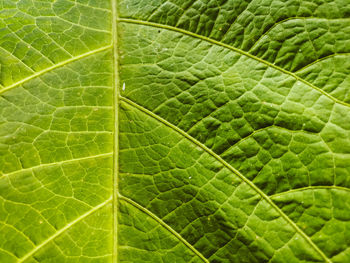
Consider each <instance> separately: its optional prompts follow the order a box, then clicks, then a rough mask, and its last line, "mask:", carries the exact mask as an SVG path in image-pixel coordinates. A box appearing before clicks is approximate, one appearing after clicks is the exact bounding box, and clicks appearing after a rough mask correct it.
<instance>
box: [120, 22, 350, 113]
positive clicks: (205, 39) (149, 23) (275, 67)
mask: <svg viewBox="0 0 350 263" xmlns="http://www.w3.org/2000/svg"><path fill="white" fill-rule="evenodd" d="M118 21H119V22H125V23H132V24H139V25H145V26H152V27H157V28H162V29H167V30H171V31H175V32H178V33H182V34H185V35H188V36H191V37H195V38H199V39H202V40H204V41H207V42H210V43H212V44H215V45H218V46H222V47H224V48H227V49H230V50H232V51H235V52H237V53H240V54H242V55H244V56H246V57H249V58H251V59H254V60H256V61H259V62H260V63H263V64H265V65H267V66H269V67H271V68H274V69H276V70H278V71H281V72H282V73H285V74H288V75H290V76H292V77H293V78H295V79H296V80H298V81H300V82H302V83H304V84H305V85H307V86H309V87H311V88H312V89H314V90H317V91H318V92H320V93H322V94H323V95H324V96H326V97H328V98H330V99H331V100H333V101H334V102H336V103H338V104H342V105H344V106H347V107H350V104H349V103H346V102H344V101H341V100H338V99H337V98H335V97H333V96H332V95H330V94H328V93H327V92H325V91H324V90H322V89H320V88H318V87H316V86H315V85H313V84H311V83H310V82H308V81H306V80H304V79H303V78H301V77H299V76H298V75H296V74H294V73H293V72H290V71H288V70H285V69H283V68H281V67H279V66H277V65H275V64H273V63H270V62H268V61H266V60H263V59H261V58H259V57H256V56H254V55H252V54H250V53H248V52H246V51H243V50H241V49H238V48H235V47H233V46H230V45H228V44H225V43H222V42H220V41H217V40H214V39H212V38H209V37H205V36H202V35H199V34H196V33H193V32H190V31H187V30H184V29H181V28H176V27H173V26H168V25H163V24H158V23H153V22H148V21H142V20H135V19H129V18H120V19H119V20H118Z"/></svg>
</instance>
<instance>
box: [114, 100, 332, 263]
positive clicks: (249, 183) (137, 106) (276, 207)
mask: <svg viewBox="0 0 350 263" xmlns="http://www.w3.org/2000/svg"><path fill="white" fill-rule="evenodd" d="M119 98H120V100H121V101H124V102H125V103H127V104H129V105H130V106H132V107H134V108H136V109H138V110H140V111H142V112H144V113H145V114H147V115H148V116H150V117H152V118H154V119H156V120H158V121H159V122H161V123H163V124H164V125H166V126H168V127H169V128H171V129H172V130H174V131H176V132H177V133H179V134H180V135H182V136H183V137H185V138H187V139H188V140H190V141H191V142H192V143H194V144H196V145H197V146H199V147H200V148H202V149H203V150H204V151H205V152H207V153H208V154H210V155H211V156H213V157H214V158H215V159H216V160H218V161H219V162H220V163H222V165H224V166H225V167H226V168H227V169H229V170H230V171H231V172H233V173H234V174H236V175H237V176H238V177H239V178H240V179H241V180H242V181H244V182H245V183H246V184H248V185H249V186H250V187H251V188H252V189H253V190H254V191H256V192H257V193H258V194H259V195H260V196H261V197H262V198H263V199H264V200H265V201H266V202H267V203H269V204H270V205H271V206H272V207H273V208H274V209H275V210H276V212H277V213H279V214H280V216H281V217H282V218H283V219H284V220H286V221H287V223H288V224H289V225H290V226H292V227H293V228H294V229H295V231H296V232H297V233H298V234H300V235H301V236H302V237H303V238H304V239H305V241H306V242H307V243H309V245H310V246H311V247H312V248H313V249H314V250H315V251H316V252H317V253H318V254H319V255H320V256H321V257H322V258H323V259H324V261H325V262H329V263H330V262H331V261H330V259H329V258H328V257H327V256H326V255H325V254H324V253H323V251H322V250H320V249H319V247H318V246H316V244H315V243H314V242H313V241H312V240H311V238H310V237H309V236H307V235H306V234H305V233H304V231H302V230H301V229H300V228H299V227H298V226H297V225H296V223H294V222H293V221H292V220H291V219H290V218H289V217H288V216H287V215H286V214H285V213H284V212H283V211H282V210H281V209H280V208H279V207H278V206H277V205H276V204H275V203H274V202H273V201H272V200H271V199H270V197H269V196H268V195H266V194H265V193H264V192H263V191H262V190H261V189H260V188H258V187H257V186H256V185H255V184H254V183H253V182H252V181H250V180H249V179H247V178H246V177H245V176H244V175H243V174H241V173H240V172H239V171H238V170H236V169H235V168H234V167H232V166H231V165H230V164H229V163H227V162H226V161H225V160H224V159H222V158H221V157H220V156H219V155H217V154H216V153H215V152H213V151H212V150H211V149H209V148H208V147H207V146H205V145H204V144H202V143H201V142H199V141H198V140H197V139H195V138H193V137H192V136H191V135H189V134H187V133H186V132H185V131H183V130H181V129H180V128H178V127H177V126H175V125H173V124H172V123H170V122H168V121H167V120H165V119H163V118H162V117H160V116H158V115H156V114H155V113H153V112H151V111H149V110H148V109H146V108H144V107H143V106H141V105H139V104H137V103H135V102H134V101H131V100H129V99H128V98H126V97H123V96H120V97H119Z"/></svg>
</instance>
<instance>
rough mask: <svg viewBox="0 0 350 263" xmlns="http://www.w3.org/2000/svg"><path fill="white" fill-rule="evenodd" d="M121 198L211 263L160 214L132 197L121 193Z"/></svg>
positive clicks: (207, 262) (204, 260) (203, 259)
mask: <svg viewBox="0 0 350 263" xmlns="http://www.w3.org/2000/svg"><path fill="white" fill-rule="evenodd" d="M119 199H120V200H123V201H125V202H127V203H129V204H130V205H132V206H134V207H136V208H137V209H139V210H140V211H141V212H143V213H145V214H147V215H148V216H150V217H151V218H153V219H154V220H155V221H157V222H158V223H159V224H160V225H161V226H162V227H164V228H165V229H166V230H168V231H169V232H170V233H172V234H173V235H174V236H175V237H176V238H177V239H179V240H180V241H181V242H182V243H183V244H184V245H185V246H187V247H188V248H189V249H191V250H192V252H193V253H195V254H196V255H197V256H198V257H199V258H200V259H201V260H202V261H203V262H206V263H209V261H208V260H207V259H206V258H205V257H204V256H203V255H202V253H200V252H199V251H198V250H197V249H195V248H194V247H193V246H192V245H191V244H190V243H188V241H187V240H186V239H184V238H183V237H182V236H181V235H180V234H179V233H178V232H176V231H175V230H174V229H173V228H172V227H170V226H169V225H167V224H166V223H165V222H164V221H163V220H162V219H160V218H159V217H158V216H156V215H155V214H153V213H152V212H151V211H149V210H148V209H146V208H144V207H143V206H141V205H139V204H138V203H136V202H135V201H133V200H131V199H129V198H127V197H125V196H122V195H120V196H119Z"/></svg>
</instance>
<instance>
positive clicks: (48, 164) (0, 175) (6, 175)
mask: <svg viewBox="0 0 350 263" xmlns="http://www.w3.org/2000/svg"><path fill="white" fill-rule="evenodd" d="M112 154H113V153H102V154H97V155H91V156H86V157H81V158H75V159H69V160H64V161H60V162H54V163H43V164H39V165H36V166H32V167H29V168H24V169H21V170H17V171H13V172H10V173H6V174H0V180H1V179H3V178H7V177H9V176H11V175H14V174H17V173H21V172H26V171H32V170H34V169H38V168H43V167H49V166H53V165H61V164H65V163H71V162H76V161H83V160H88V159H93V158H99V157H106V156H111V155H112Z"/></svg>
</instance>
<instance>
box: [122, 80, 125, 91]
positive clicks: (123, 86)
mask: <svg viewBox="0 0 350 263" xmlns="http://www.w3.org/2000/svg"><path fill="white" fill-rule="evenodd" d="M122 90H123V91H125V82H124V83H123V88H122Z"/></svg>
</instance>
